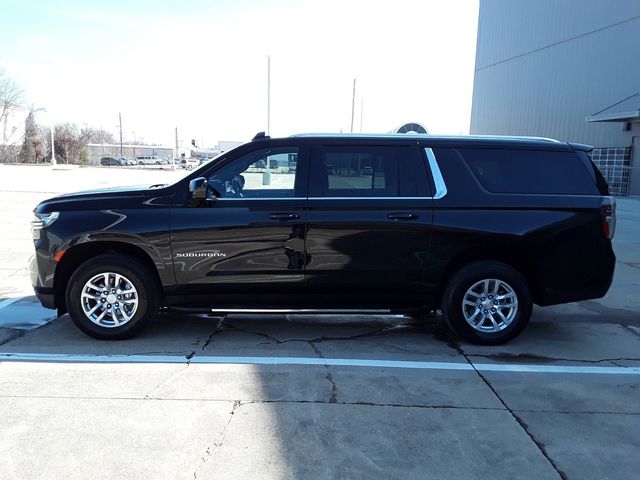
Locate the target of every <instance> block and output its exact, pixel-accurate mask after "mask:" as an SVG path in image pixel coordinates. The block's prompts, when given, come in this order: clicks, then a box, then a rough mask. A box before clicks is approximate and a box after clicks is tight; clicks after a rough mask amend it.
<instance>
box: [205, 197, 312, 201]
mask: <svg viewBox="0 0 640 480" xmlns="http://www.w3.org/2000/svg"><path fill="white" fill-rule="evenodd" d="M306 199H307V197H228V198H224V197H218V198H216V200H215V201H216V202H226V201H227V200H232V201H238V200H244V201H246V200H306Z"/></svg>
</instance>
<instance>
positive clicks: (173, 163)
mask: <svg viewBox="0 0 640 480" xmlns="http://www.w3.org/2000/svg"><path fill="white" fill-rule="evenodd" d="M179 157H180V152H179V150H178V127H176V153H175V155H174V156H173V162H171V170H173V169H174V168H175V163H176V159H177V158H179Z"/></svg>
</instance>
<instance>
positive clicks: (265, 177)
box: [262, 55, 271, 185]
mask: <svg viewBox="0 0 640 480" xmlns="http://www.w3.org/2000/svg"><path fill="white" fill-rule="evenodd" d="M270 131H271V57H270V56H269V55H267V136H268V135H269V134H270ZM266 162H267V164H266V166H265V169H264V173H263V174H262V184H263V185H271V172H270V171H269V157H268V156H267V158H266Z"/></svg>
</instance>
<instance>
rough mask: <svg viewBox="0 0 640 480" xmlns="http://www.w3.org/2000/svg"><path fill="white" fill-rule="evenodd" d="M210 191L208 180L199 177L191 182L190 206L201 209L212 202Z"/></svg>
mask: <svg viewBox="0 0 640 480" xmlns="http://www.w3.org/2000/svg"><path fill="white" fill-rule="evenodd" d="M209 190H210V187H209V182H208V181H207V179H206V178H204V177H198V178H194V179H193V180H191V181H190V182H189V206H192V207H199V206H202V205H204V204H206V203H207V201H209V200H212V198H209V195H208V193H209ZM214 198H215V197H214Z"/></svg>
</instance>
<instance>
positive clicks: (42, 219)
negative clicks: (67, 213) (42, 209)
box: [31, 212, 60, 240]
mask: <svg viewBox="0 0 640 480" xmlns="http://www.w3.org/2000/svg"><path fill="white" fill-rule="evenodd" d="M34 216H35V218H34V219H33V220H32V221H31V234H32V235H33V239H34V240H38V239H39V238H40V230H42V229H43V228H47V227H48V226H49V225H51V224H52V223H53V222H55V221H56V220H57V219H58V217H59V216H60V212H49V213H34Z"/></svg>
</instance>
